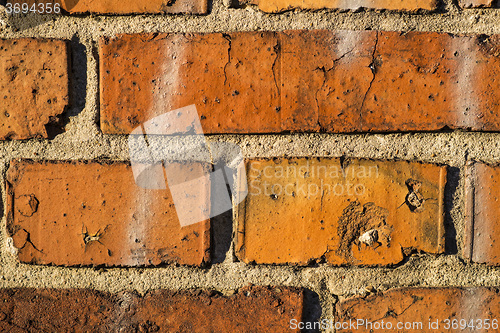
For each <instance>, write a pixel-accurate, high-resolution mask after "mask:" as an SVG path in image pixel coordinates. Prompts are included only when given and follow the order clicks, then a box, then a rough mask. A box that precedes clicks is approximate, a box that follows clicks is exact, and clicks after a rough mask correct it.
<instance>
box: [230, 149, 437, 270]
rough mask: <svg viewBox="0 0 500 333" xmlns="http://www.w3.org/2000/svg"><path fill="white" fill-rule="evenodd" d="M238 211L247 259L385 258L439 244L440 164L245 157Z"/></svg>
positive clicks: (240, 245)
mask: <svg viewBox="0 0 500 333" xmlns="http://www.w3.org/2000/svg"><path fill="white" fill-rule="evenodd" d="M246 170H247V179H248V190H249V193H248V196H247V197H246V199H245V200H244V201H243V202H242V203H241V204H240V206H239V207H238V210H237V212H236V222H237V225H238V227H237V238H236V254H237V256H238V257H239V258H240V259H241V260H243V261H244V262H246V263H250V262H254V263H257V264H285V263H292V264H300V265H305V264H308V263H309V262H312V261H322V260H323V259H324V260H326V261H327V262H328V263H331V264H333V265H343V264H353V265H390V264H396V263H398V262H401V261H402V260H403V257H404V256H405V255H408V254H410V253H411V252H412V251H415V250H417V251H425V252H428V253H442V252H443V251H444V238H443V236H444V226H443V191H444V186H445V182H446V167H444V166H438V165H432V164H422V163H416V162H413V163H412V162H404V161H372V160H357V159H356V160H355V159H353V160H344V161H343V160H341V159H329V158H291V159H284V158H276V159H272V160H270V159H255V160H249V161H247V165H246Z"/></svg>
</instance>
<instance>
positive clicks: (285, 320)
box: [0, 287, 304, 333]
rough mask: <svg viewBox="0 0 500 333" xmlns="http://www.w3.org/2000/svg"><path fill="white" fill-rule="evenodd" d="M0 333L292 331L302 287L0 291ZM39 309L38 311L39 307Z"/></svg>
mask: <svg viewBox="0 0 500 333" xmlns="http://www.w3.org/2000/svg"><path fill="white" fill-rule="evenodd" d="M0 301H1V302H0V329H1V330H2V331H4V332H32V331H37V332H38V331H43V332H103V333H106V332H183V333H188V332H200V333H202V332H292V330H291V329H290V321H291V320H295V321H300V320H301V319H302V313H303V309H304V292H303V290H301V289H298V288H289V287H280V288H271V287H245V288H241V289H240V290H238V291H236V292H234V293H233V294H232V295H230V296H223V295H220V294H218V293H217V292H215V291H213V290H199V289H198V290H187V291H171V290H152V291H149V292H148V293H146V294H145V295H144V296H139V295H138V294H137V293H135V292H130V291H124V292H120V293H117V294H111V293H107V292H99V291H94V290H86V289H26V288H15V289H8V288H7V289H6V288H2V289H1V290H0ZM41 309H43V311H42V310H41Z"/></svg>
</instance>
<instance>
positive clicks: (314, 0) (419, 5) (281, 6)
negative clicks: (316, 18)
mask: <svg viewBox="0 0 500 333" xmlns="http://www.w3.org/2000/svg"><path fill="white" fill-rule="evenodd" d="M239 2H240V4H242V5H243V4H254V5H259V8H260V9H261V10H263V11H265V12H268V13H279V12H283V11H285V10H289V9H294V8H300V9H358V8H371V9H389V10H402V11H417V10H419V9H426V10H435V9H436V8H437V1H436V0H405V1H401V0H368V1H342V0H239Z"/></svg>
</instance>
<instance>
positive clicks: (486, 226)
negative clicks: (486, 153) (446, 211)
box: [464, 163, 500, 265]
mask: <svg viewBox="0 0 500 333" xmlns="http://www.w3.org/2000/svg"><path fill="white" fill-rule="evenodd" d="M499 185H500V167H499V166H497V165H487V164H483V163H470V164H469V165H468V166H467V178H466V196H465V198H466V199H465V204H466V213H467V220H466V221H467V224H466V237H465V246H464V255H465V257H466V258H468V259H470V260H472V261H474V262H479V263H487V264H489V265H500V240H499V239H498V235H500V224H499V223H498V219H499V217H500V207H499V206H498V200H499V198H500V187H499Z"/></svg>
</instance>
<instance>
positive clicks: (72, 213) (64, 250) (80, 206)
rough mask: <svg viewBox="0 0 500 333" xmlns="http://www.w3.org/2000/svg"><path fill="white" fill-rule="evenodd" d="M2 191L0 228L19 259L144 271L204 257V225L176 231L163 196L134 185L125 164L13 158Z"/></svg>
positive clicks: (201, 260) (176, 223)
mask: <svg viewBox="0 0 500 333" xmlns="http://www.w3.org/2000/svg"><path fill="white" fill-rule="evenodd" d="M172 167H176V166H175V165H173V166H172ZM198 169H201V168H200V167H198ZM200 172H201V170H200ZM177 174H178V175H179V181H183V179H184V178H183V177H184V175H183V174H181V173H177ZM186 177H187V175H186ZM184 180H187V179H184ZM7 191H8V192H7V193H8V196H7V197H8V199H7V200H8V203H7V220H8V222H7V228H8V231H9V234H10V235H11V236H12V237H13V240H14V246H15V247H16V248H18V249H19V250H18V251H19V253H18V256H19V259H20V260H21V261H22V262H27V263H36V264H55V265H106V266H143V265H146V266H149V265H158V264H162V263H179V264H185V265H202V264H203V263H204V262H207V261H208V259H209V249H210V242H209V232H210V222H209V221H204V222H200V223H197V224H193V225H189V226H187V227H182V228H181V225H180V223H179V220H178V218H177V213H176V210H175V206H174V203H173V200H172V197H171V194H170V191H169V190H168V189H167V190H149V189H143V188H140V187H138V186H137V185H136V184H135V181H134V177H133V175H132V170H131V168H130V166H129V165H128V164H126V163H121V162H116V163H104V162H102V163H97V162H32V161H13V162H11V166H10V168H9V170H8V175H7ZM207 192H208V191H207ZM207 195H208V193H207Z"/></svg>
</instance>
